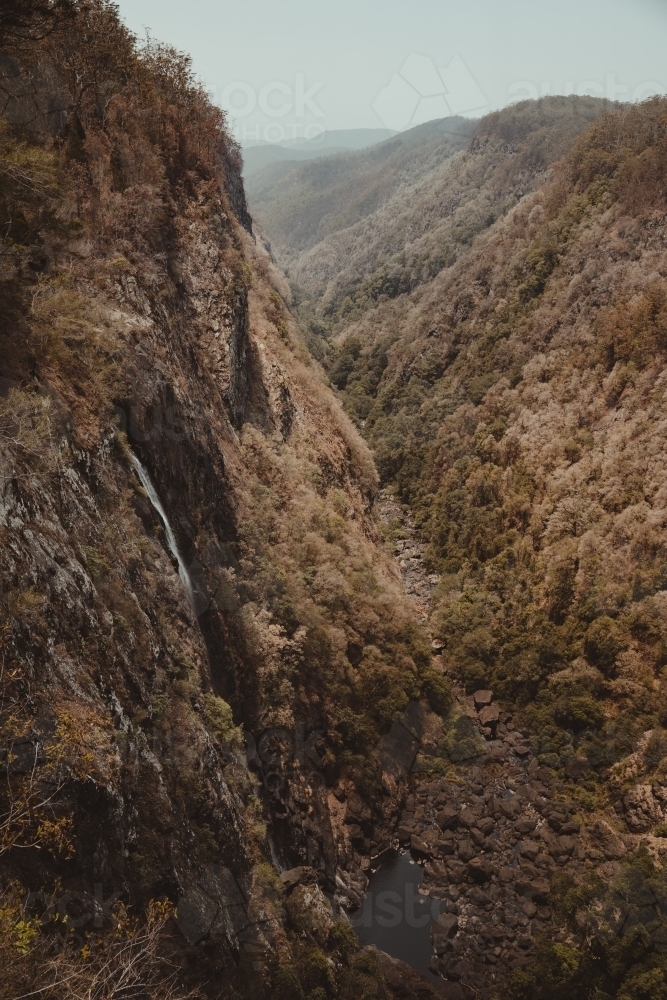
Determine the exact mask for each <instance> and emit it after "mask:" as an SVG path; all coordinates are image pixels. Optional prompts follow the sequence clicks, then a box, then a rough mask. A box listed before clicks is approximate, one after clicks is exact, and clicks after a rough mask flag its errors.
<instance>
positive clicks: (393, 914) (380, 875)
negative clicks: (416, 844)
mask: <svg viewBox="0 0 667 1000" xmlns="http://www.w3.org/2000/svg"><path fill="white" fill-rule="evenodd" d="M373 869H374V871H372V872H370V873H369V885H368V891H367V893H366V898H365V900H364V905H363V906H362V907H361V908H360V909H359V910H357V911H356V912H355V913H353V914H351V917H350V919H351V921H352V925H353V927H354V928H355V930H356V932H357V935H358V937H359V940H360V941H361V943H362V944H364V945H366V944H374V945H376V947H378V948H380V949H381V950H382V951H386V952H387V954H388V955H391V956H392V957H393V958H398V959H400V960H401V961H402V962H406V963H407V964H408V965H410V966H411V967H412V968H413V969H416V970H417V972H421V973H423V974H424V975H425V976H428V978H429V979H432V980H434V981H437V982H442V980H441V979H439V977H437V976H434V975H433V973H431V972H429V968H428V963H429V961H430V960H431V956H432V955H433V948H432V946H431V925H432V924H433V921H434V920H435V918H436V917H437V916H438V914H439V913H440V910H441V906H442V904H441V903H440V901H439V900H437V899H431V898H430V896H420V894H419V892H418V887H419V884H420V883H421V881H422V879H423V877H424V872H423V869H422V867H421V866H420V865H418V864H417V863H416V862H415V861H414V859H413V858H412V855H411V854H410V852H409V851H386V852H385V853H384V854H382V855H381V856H380V857H379V858H376V859H375V861H374V862H373Z"/></svg>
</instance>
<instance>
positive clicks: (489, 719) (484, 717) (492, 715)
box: [479, 705, 500, 729]
mask: <svg viewBox="0 0 667 1000" xmlns="http://www.w3.org/2000/svg"><path fill="white" fill-rule="evenodd" d="M499 718H500V709H499V708H498V706H497V705H487V706H486V708H483V709H482V710H481V711H480V713H479V721H480V723H481V724H482V725H483V726H490V727H491V728H492V729H495V727H496V726H497V725H498V720H499Z"/></svg>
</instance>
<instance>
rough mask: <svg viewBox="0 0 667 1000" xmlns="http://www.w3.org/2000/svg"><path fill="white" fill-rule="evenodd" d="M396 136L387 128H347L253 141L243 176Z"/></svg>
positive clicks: (245, 157)
mask: <svg viewBox="0 0 667 1000" xmlns="http://www.w3.org/2000/svg"><path fill="white" fill-rule="evenodd" d="M395 134H396V133H395V132H394V131H393V130H392V129H388V128H348V129H333V130H332V131H329V132H322V133H320V135H318V136H315V137H314V138H312V139H307V138H305V137H303V136H300V137H296V138H293V139H285V140H282V141H281V142H261V141H257V140H250V141H249V142H248V143H245V144H244V146H243V174H244V177H246V178H248V177H250V175H251V174H254V173H256V172H257V171H258V170H261V169H262V168H264V167H268V166H270V165H271V164H273V163H284V162H285V161H291V162H295V163H298V162H300V161H303V160H311V159H315V158H317V157H320V156H329V155H331V154H332V153H342V152H346V151H348V150H357V149H364V148H365V147H367V146H373V145H375V144H377V143H379V142H383V141H384V140H385V139H390V138H391V137H392V136H393V135H395Z"/></svg>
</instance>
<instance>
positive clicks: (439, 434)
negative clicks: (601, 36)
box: [269, 99, 667, 1000]
mask: <svg viewBox="0 0 667 1000" xmlns="http://www.w3.org/2000/svg"><path fill="white" fill-rule="evenodd" d="M573 106H574V107H575V108H576V101H575V102H574V105H573ZM602 110H603V109H602V108H600V107H598V108H597V109H596V108H594V107H593V106H592V105H591V106H590V107H589V108H588V109H586V110H585V115H586V114H588V113H589V111H590V112H591V117H594V118H596V119H597V120H596V121H595V122H594V123H593V124H592V125H591V126H590V127H589V128H586V129H584V128H583V125H584V124H585V123H584V121H583V120H580V119H578V118H577V115H576V114H575V115H574V116H571V117H570V119H569V120H568V116H567V114H564V115H562V114H561V112H562V111H563V103H562V102H556V103H551V102H548V101H547V102H543V103H540V104H539V105H524V106H522V105H519V106H517V107H516V108H513V109H508V110H506V111H503V112H499V113H498V114H496V115H492V116H490V117H489V118H488V119H485V120H484V121H483V122H482V123H481V124H480V126H479V128H478V129H477V131H476V133H475V135H474V136H473V138H472V140H471V143H470V146H469V149H468V152H467V153H465V154H463V155H461V156H459V157H458V158H457V159H455V160H454V161H453V162H452V163H451V164H450V165H449V166H448V167H447V175H446V179H449V181H450V182H451V184H452V186H453V189H454V190H457V188H456V185H457V184H459V183H460V181H461V178H462V177H463V176H465V173H466V171H467V172H468V174H469V175H470V176H471V177H472V176H473V174H472V173H471V172H473V171H476V174H475V176H479V177H480V178H482V177H487V178H488V180H485V181H484V182H483V183H481V184H480V185H479V191H477V190H475V191H473V190H472V188H471V191H470V199H471V200H470V202H469V204H466V206H465V207H466V213H467V212H468V210H470V212H471V214H472V216H473V217H475V215H476V213H477V212H478V208H479V206H480V205H481V204H484V199H485V198H487V197H489V198H492V199H496V201H495V204H496V205H497V206H498V208H499V210H500V211H499V214H500V218H498V220H497V221H496V222H495V223H494V224H493V225H490V226H489V227H488V228H487V229H486V230H485V231H484V232H480V231H479V230H478V231H477V232H476V233H473V234H472V238H471V240H470V241H469V242H468V244H467V245H466V246H464V247H462V248H461V250H460V252H459V253H458V259H457V260H456V262H454V263H453V264H451V266H449V267H446V268H444V269H442V270H441V271H440V273H439V274H438V276H437V277H436V278H435V279H433V280H430V281H426V282H422V283H421V284H420V286H419V287H417V288H413V290H412V291H410V292H407V291H406V290H404V289H403V288H399V289H398V292H399V294H397V295H396V297H391V296H379V297H375V296H374V295H365V297H364V298H363V299H362V300H355V299H354V298H353V297H351V301H352V302H354V308H353V309H351V310H350V311H349V312H348V315H347V319H343V318H342V315H341V312H342V310H341V311H336V309H334V310H333V312H332V311H331V309H330V303H331V301H332V299H331V298H330V297H329V292H328V291H327V292H323V288H324V286H323V285H320V286H319V287H320V292H321V297H320V298H319V299H318V300H317V301H316V302H315V304H314V305H313V303H311V304H310V307H309V308H310V312H309V313H306V319H309V318H310V317H312V316H313V315H315V316H316V322H314V323H313V322H312V319H311V328H312V330H313V331H314V334H315V335H318V334H319V335H322V334H325V335H326V333H327V327H326V323H325V322H323V321H322V319H321V318H320V317H325V316H326V315H327V313H330V314H331V315H332V316H333V317H334V319H335V323H336V326H335V327H334V330H335V331H336V332H337V334H338V336H337V337H336V341H335V343H336V349H335V352H334V353H332V354H330V355H328V356H327V355H326V353H325V351H326V350H328V349H330V346H325V348H324V349H323V356H325V357H326V358H327V365H328V370H329V372H330V374H331V378H332V381H333V382H334V384H335V385H336V386H337V387H338V388H339V389H340V390H342V398H343V401H344V404H345V406H346V409H347V411H348V413H350V414H351V415H352V416H353V417H355V419H356V420H357V422H358V425H359V426H360V427H362V428H363V429H364V433H365V436H366V438H367V440H368V441H369V443H370V444H371V445H372V447H373V449H374V454H375V458H376V462H377V465H378V469H379V472H380V475H381V479H382V480H383V481H384V482H385V483H386V484H388V485H392V486H393V487H394V489H395V490H396V492H397V494H398V496H399V497H400V498H401V500H402V501H403V502H404V503H406V504H407V505H409V506H410V507H411V509H412V511H413V513H414V515H415V517H416V520H417V524H418V527H419V528H420V530H421V532H422V534H423V537H424V538H425V540H426V541H427V542H428V543H429V549H428V559H429V562H430V566H431V568H432V569H433V570H435V571H437V572H439V573H440V574H441V582H440V584H439V586H438V587H437V589H436V590H435V592H434V594H433V601H432V607H431V627H432V629H433V631H434V632H435V633H436V634H437V635H438V636H439V637H440V638H441V640H442V642H443V644H444V652H443V662H444V665H445V669H446V671H447V672H448V673H449V674H450V675H452V676H454V677H456V678H457V679H458V680H459V681H460V682H461V683H462V684H463V685H464V686H465V688H466V690H467V691H468V692H472V691H474V690H475V689H477V688H486V687H490V688H492V689H493V690H494V691H495V692H496V694H497V695H498V696H500V697H501V698H502V699H504V700H505V702H506V703H507V704H508V705H513V706H514V709H515V710H516V709H518V710H519V714H520V717H521V719H522V720H523V721H524V722H525V723H526V724H527V725H528V726H529V727H530V729H531V730H532V732H533V733H534V744H535V746H534V749H535V751H536V753H537V754H538V756H539V759H540V761H541V763H542V764H543V765H546V766H549V767H551V768H553V769H554V770H557V771H560V772H561V773H563V769H564V768H565V767H566V766H567V765H568V763H569V762H571V761H572V760H573V759H574V758H579V759H581V758H586V759H587V760H588V762H589V764H590V765H591V770H590V771H589V774H588V778H586V779H582V780H581V781H580V782H579V785H580V787H579V789H578V792H577V794H578V796H579V801H580V804H581V807H582V809H583V810H584V811H585V812H588V813H589V814H592V815H594V814H595V812H596V810H598V809H603V808H605V807H609V806H610V805H611V804H616V805H617V807H618V809H619V810H620V813H621V814H622V813H623V806H622V805H621V802H620V799H621V798H622V796H623V794H624V793H625V791H626V790H627V789H628V788H629V787H630V786H631V785H632V784H633V783H636V782H637V781H642V782H644V783H646V785H647V787H650V785H651V782H652V781H656V780H659V779H661V778H662V777H663V776H664V773H665V767H666V762H665V756H664V749H665V745H666V744H665V728H666V727H667V709H666V705H667V686H666V685H667V678H666V673H665V671H666V665H667V653H666V651H667V627H666V623H667V605H666V603H665V601H666V593H667V479H666V478H665V468H666V467H667V463H666V461H665V426H667V425H666V420H667V411H666V410H665V399H666V398H667V396H666V394H665V366H666V362H667V357H666V351H667V327H666V315H665V295H666V294H667V269H666V265H665V256H664V246H665V235H666V233H665V218H664V169H665V156H666V150H665V145H664V143H665V139H664V136H665V134H666V129H667V103H666V102H665V101H664V100H663V99H653V100H651V101H649V102H647V103H645V104H643V105H639V106H634V107H623V108H615V109H612V110H611V111H608V113H605V114H602V115H600V112H601V111H602ZM585 115H584V116H585ZM543 116H544V117H543ZM579 125H581V126H582V128H581V129H580V128H579ZM579 132H580V133H581V134H580V135H579V138H577V134H578V133H579ZM547 150H548V151H549V153H548V155H547ZM552 156H553V159H554V160H556V159H558V158H559V157H562V158H563V159H562V160H560V162H556V163H554V165H553V166H552V168H551V169H550V170H549V171H545V169H544V168H545V167H546V165H547V163H548V162H549V160H551V159H552ZM485 169H488V174H484V170H485ZM404 210H405V211H406V212H407V211H408V209H407V208H404ZM464 218H468V215H467V214H466V215H465V216H464ZM269 236H271V232H270V230H269ZM311 261H312V256H309V254H308V253H306V254H304V255H302V256H300V257H299V258H298V260H297V264H296V265H295V266H294V268H293V273H294V274H295V275H301V274H306V273H309V274H312V273H315V272H314V271H313V270H312V269H311V270H310V271H309V270H308V269H309V268H310V267H311ZM300 268H302V270H299V269H300ZM401 293H402V294H401ZM318 310H319V315H318ZM317 322H319V323H320V326H319V327H318V326H317ZM642 734H644V737H643V739H644V742H645V741H646V740H647V739H648V738H649V735H650V734H652V735H651V736H650V739H651V740H652V741H653V743H652V744H651V745H652V746H653V745H655V748H656V749H655V751H652V752H651V753H649V754H648V755H647V754H643V755H642V753H640V752H639V751H637V752H636V753H633V751H634V750H635V748H636V747H637V746H638V740H639V739H640V737H642ZM643 745H644V743H641V746H643ZM629 755H630V756H629ZM628 762H633V763H634V769H629V763H628ZM661 830H662V827H660V828H656V830H655V831H654V832H656V833H657V834H660V832H661ZM642 873H643V874H642ZM626 874H627V879H628V880H629V882H628V885H627V886H626V887H625V888H623V890H622V892H623V893H624V894H625V895H624V899H626V900H629V899H631V898H632V899H634V898H635V897H634V895H633V893H635V889H636V887H637V886H639V885H640V883H641V884H642V885H643V884H644V883H643V882H642V879H647V878H649V877H650V878H655V879H658V880H659V878H660V877H661V876H660V874H659V869H658V873H656V872H655V871H654V869H653V867H652V863H651V861H650V859H649V858H648V856H642V857H641V858H639V859H636V861H635V860H633V861H632V862H631V863H630V864H629V866H628V869H627V873H626ZM625 877H626V876H625V875H624V878H625ZM592 878H593V876H592ZM630 882H632V885H633V886H635V888H629V887H628V886H629V885H630ZM593 883H594V878H593V881H592V882H591V884H590V885H588V884H586V885H583V884H582V885H570V886H565V885H563V886H561V887H560V888H559V889H554V893H553V899H554V902H555V903H557V905H559V906H560V905H561V904H562V914H563V917H564V918H567V920H569V921H570V930H571V932H572V933H573V934H574V936H573V937H572V938H571V941H572V942H573V943H574V942H575V941H576V940H577V929H576V928H577V924H576V920H580V921H581V920H583V919H584V916H583V914H584V913H585V910H586V907H587V906H589V905H598V904H597V903H594V902H593V901H594V900H595V899H596V898H597V897H596V893H599V892H600V891H601V890H600V887H599V886H597V887H596V886H595V885H594V884H593ZM656 884H657V883H656ZM561 890H562V896H561V897H559V895H558V893H559V892H561ZM619 891H621V890H619ZM637 891H639V890H637ZM655 891H656V893H658V895H657V896H656V898H660V899H662V898H663V896H662V895H660V893H664V890H663V889H660V888H659V887H658V888H656V890H655ZM637 898H638V897H637ZM559 899H560V902H558V900H559ZM624 905H625V904H624ZM575 916H576V919H575ZM637 935H638V936H635V937H633V938H632V941H631V942H630V941H629V940H628V942H625V943H623V944H619V945H618V947H616V946H612V945H611V944H610V945H609V946H608V947H607V946H606V945H605V946H604V947H603V946H602V945H600V946H599V948H598V951H592V952H590V953H589V952H587V950H586V947H585V946H584V947H583V948H582V949H581V950H580V949H579V948H575V947H571V948H570V947H569V948H568V949H566V950H562V949H561V950H559V947H560V946H556V947H555V948H554V947H552V946H551V945H549V946H547V945H545V948H544V949H543V951H542V952H541V953H540V955H539V956H538V957H537V958H536V960H535V961H534V962H533V964H532V966H531V968H530V969H528V970H526V971H525V972H522V973H517V974H516V975H515V976H513V977H512V979H511V982H510V983H508V984H507V986H506V987H505V988H503V990H504V991H501V992H502V996H503V997H512V998H514V997H521V998H528V997H530V998H531V1000H532V998H534V997H541V998H545V1000H546V998H548V1000H555V998H561V997H566V996H568V995H573V992H574V995H577V996H582V997H591V996H596V997H597V996H604V997H612V996H613V997H623V998H624V1000H625V998H626V997H642V998H644V997H649V996H654V995H655V996H662V995H663V994H664V990H665V986H664V977H663V966H664V963H663V958H661V956H660V955H658V954H657V953H656V952H655V951H654V950H653V949H652V946H651V945H650V944H648V945H647V944H646V942H645V941H644V942H642V940H640V938H641V931H640V930H638V932H637ZM580 944H582V945H583V944H585V943H584V942H583V941H582V942H580ZM596 947H597V946H596ZM623 948H625V949H626V950H625V951H623ZM628 949H629V950H628ZM545 970H549V971H548V974H547V975H546V976H545Z"/></svg>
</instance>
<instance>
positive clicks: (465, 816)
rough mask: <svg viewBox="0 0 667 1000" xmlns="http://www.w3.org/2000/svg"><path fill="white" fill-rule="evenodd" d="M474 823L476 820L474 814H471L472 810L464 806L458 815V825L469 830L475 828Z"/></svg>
mask: <svg viewBox="0 0 667 1000" xmlns="http://www.w3.org/2000/svg"><path fill="white" fill-rule="evenodd" d="M476 822H477V819H476V817H475V814H474V813H473V811H472V809H470V807H469V806H466V807H465V808H464V809H462V810H461V812H460V813H459V823H460V824H461V825H462V826H467V827H468V828H470V827H472V826H475V824H476Z"/></svg>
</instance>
